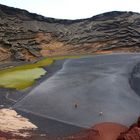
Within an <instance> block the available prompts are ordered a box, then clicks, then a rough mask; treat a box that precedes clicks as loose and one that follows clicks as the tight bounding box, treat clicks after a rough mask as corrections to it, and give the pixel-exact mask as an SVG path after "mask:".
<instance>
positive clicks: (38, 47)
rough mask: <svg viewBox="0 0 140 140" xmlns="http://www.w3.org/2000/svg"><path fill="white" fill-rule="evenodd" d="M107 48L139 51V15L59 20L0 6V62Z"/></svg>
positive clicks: (125, 14)
mask: <svg viewBox="0 0 140 140" xmlns="http://www.w3.org/2000/svg"><path fill="white" fill-rule="evenodd" d="M108 51H110V52H112V51H125V52H139V51H140V14H138V13H133V12H116V11H115V12H109V13H105V14H101V15H97V16H94V17H92V18H88V19H81V20H59V19H53V18H46V17H43V16H40V15H37V14H32V13H29V12H27V11H25V10H20V9H16V8H11V7H7V6H4V5H0V56H1V58H0V61H3V62H4V61H11V60H12V61H17V60H23V61H31V60H35V59H37V58H39V57H42V56H51V55H75V54H93V53H98V52H99V53H102V52H108Z"/></svg>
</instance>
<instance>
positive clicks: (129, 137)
mask: <svg viewBox="0 0 140 140" xmlns="http://www.w3.org/2000/svg"><path fill="white" fill-rule="evenodd" d="M117 140H140V117H139V118H138V121H137V123H135V124H133V125H132V126H130V128H129V129H128V130H127V131H125V132H124V133H121V134H120V136H119V137H118V139H117Z"/></svg>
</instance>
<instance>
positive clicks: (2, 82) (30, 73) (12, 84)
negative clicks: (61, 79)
mask: <svg viewBox="0 0 140 140" xmlns="http://www.w3.org/2000/svg"><path fill="white" fill-rule="evenodd" d="M44 74H45V70H43V69H41V68H33V69H23V70H15V71H10V72H5V73H3V74H0V86H1V87H5V88H16V89H23V88H26V87H28V86H31V85H32V84H33V83H34V80H35V79H37V78H39V77H40V75H44Z"/></svg>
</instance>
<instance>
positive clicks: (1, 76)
mask: <svg viewBox="0 0 140 140" xmlns="http://www.w3.org/2000/svg"><path fill="white" fill-rule="evenodd" d="M78 57H79V56H55V57H47V58H44V59H42V60H40V61H37V62H36V63H32V64H23V65H20V66H16V67H12V68H7V69H4V70H0V87H4V88H15V89H24V88H27V87H30V86H32V85H33V84H34V82H35V79H38V78H39V77H40V76H41V75H44V74H45V73H46V71H45V70H44V69H43V68H42V66H47V65H50V64H52V63H53V61H55V60H62V59H66V58H78Z"/></svg>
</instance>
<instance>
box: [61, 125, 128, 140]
mask: <svg viewBox="0 0 140 140" xmlns="http://www.w3.org/2000/svg"><path fill="white" fill-rule="evenodd" d="M126 130H127V127H125V126H123V125H121V124H116V123H109V122H107V123H101V124H97V125H95V126H94V127H92V128H91V129H88V130H85V131H83V132H81V133H78V134H76V135H73V136H69V137H66V138H61V140H116V139H117V137H118V136H119V135H120V133H121V132H124V131H126Z"/></svg>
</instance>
